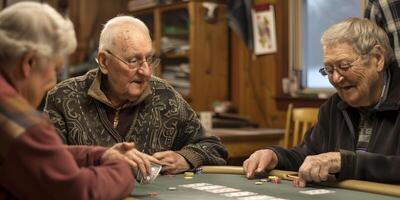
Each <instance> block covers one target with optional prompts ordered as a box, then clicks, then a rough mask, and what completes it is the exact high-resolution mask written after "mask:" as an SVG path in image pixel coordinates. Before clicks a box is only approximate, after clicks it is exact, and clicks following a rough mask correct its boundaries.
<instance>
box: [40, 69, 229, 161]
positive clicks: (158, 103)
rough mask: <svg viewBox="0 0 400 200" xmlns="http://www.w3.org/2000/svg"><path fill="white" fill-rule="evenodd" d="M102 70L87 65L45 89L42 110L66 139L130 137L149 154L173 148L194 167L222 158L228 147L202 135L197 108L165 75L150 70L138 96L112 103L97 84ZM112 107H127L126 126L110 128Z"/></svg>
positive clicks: (92, 141) (97, 141)
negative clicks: (85, 69) (146, 84)
mask: <svg viewBox="0 0 400 200" xmlns="http://www.w3.org/2000/svg"><path fill="white" fill-rule="evenodd" d="M102 76H103V75H102V74H101V73H98V69H95V70H91V71H89V72H88V73H87V74H85V75H83V76H79V77H75V78H71V79H68V80H65V81H63V82H61V83H59V84H58V85H57V86H56V87H55V88H53V89H52V90H51V91H49V93H48V95H47V99H46V105H45V113H47V114H48V116H49V118H50V120H51V121H52V123H53V124H54V126H55V127H56V129H57V130H58V132H59V134H60V136H61V139H62V140H63V142H64V143H66V144H70V145H101V146H112V145H113V144H115V143H118V142H123V141H126V142H134V143H135V144H136V147H137V148H138V149H139V150H142V151H143V152H145V153H148V154H153V153H156V152H160V151H166V150H173V151H176V152H177V153H179V154H181V155H182V156H183V157H185V159H186V160H187V161H188V162H189V163H190V164H191V165H192V166H193V167H198V166H200V165H224V164H226V159H227V151H226V149H225V148H224V147H223V145H222V144H221V142H220V140H219V138H217V137H214V136H206V134H205V131H204V129H203V127H202V126H201V124H200V121H199V119H198V118H197V116H196V113H195V112H194V111H193V110H192V109H191V108H190V106H189V104H188V103H187V102H186V101H185V100H184V99H183V98H182V97H181V95H180V94H179V93H178V92H176V91H175V90H174V89H173V88H172V86H170V85H169V84H168V83H166V82H165V81H164V80H161V79H159V78H157V77H154V76H153V77H152V78H151V80H150V84H149V86H150V87H149V88H147V90H145V91H144V92H143V94H142V95H141V96H140V97H139V99H138V100H137V101H135V102H131V103H130V104H126V105H124V106H123V107H122V108H118V109H114V108H112V106H111V103H110V102H109V100H108V99H107V98H106V97H105V95H104V93H103V92H102V91H101V89H100V85H101V80H102ZM110 110H113V111H114V112H113V113H114V115H116V114H115V113H116V112H120V111H121V113H125V117H123V119H121V122H124V123H122V125H121V126H124V127H126V128H125V129H124V128H122V129H123V130H126V131H123V132H121V131H119V130H118V128H120V127H119V126H117V127H115V128H114V126H113V122H112V121H113V120H111V121H110V114H109V113H110ZM127 113H128V116H127ZM111 115H113V114H111ZM121 116H122V115H121ZM120 124H121V123H120Z"/></svg>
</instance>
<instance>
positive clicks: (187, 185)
mask: <svg viewBox="0 0 400 200" xmlns="http://www.w3.org/2000/svg"><path fill="white" fill-rule="evenodd" d="M206 185H211V184H210V183H191V184H185V185H180V187H185V188H197V187H202V186H206Z"/></svg>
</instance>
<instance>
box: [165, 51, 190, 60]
mask: <svg viewBox="0 0 400 200" xmlns="http://www.w3.org/2000/svg"><path fill="white" fill-rule="evenodd" d="M161 57H163V58H171V59H174V58H189V51H185V52H179V53H164V54H162V56H161Z"/></svg>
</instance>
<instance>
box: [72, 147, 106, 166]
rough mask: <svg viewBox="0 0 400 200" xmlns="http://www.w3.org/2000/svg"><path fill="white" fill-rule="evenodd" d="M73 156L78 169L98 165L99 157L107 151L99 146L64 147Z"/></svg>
mask: <svg viewBox="0 0 400 200" xmlns="http://www.w3.org/2000/svg"><path fill="white" fill-rule="evenodd" d="M65 147H66V148H68V151H69V152H70V153H71V154H72V156H74V159H75V161H76V163H77V164H78V166H79V167H87V166H97V165H100V160H101V156H102V155H103V153H104V152H105V151H106V150H107V148H105V147H99V146H79V145H73V146H65Z"/></svg>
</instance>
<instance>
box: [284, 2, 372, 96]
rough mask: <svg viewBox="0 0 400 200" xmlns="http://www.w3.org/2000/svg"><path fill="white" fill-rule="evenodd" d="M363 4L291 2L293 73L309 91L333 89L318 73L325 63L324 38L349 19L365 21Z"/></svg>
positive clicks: (291, 57)
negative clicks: (356, 18) (355, 18)
mask: <svg viewBox="0 0 400 200" xmlns="http://www.w3.org/2000/svg"><path fill="white" fill-rule="evenodd" d="M364 7H365V6H364V1H363V0H330V1H327V0H290V10H289V13H290V27H289V30H290V34H289V35H290V38H289V42H290V53H289V57H290V61H289V63H290V66H289V72H297V73H293V75H296V76H297V77H298V78H300V84H301V88H303V89H305V90H311V91H312V90H317V89H318V90H320V89H323V90H324V89H331V88H332V86H331V85H330V83H329V81H328V79H327V78H324V77H323V76H321V75H320V73H319V72H318V70H319V68H320V66H321V65H322V63H323V58H322V56H323V55H322V49H321V45H320V38H321V35H322V33H323V32H324V30H325V29H327V28H328V27H329V26H331V25H332V24H334V23H336V22H339V21H341V20H344V19H346V18H348V17H362V16H363V9H364Z"/></svg>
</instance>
